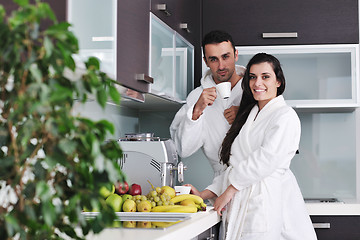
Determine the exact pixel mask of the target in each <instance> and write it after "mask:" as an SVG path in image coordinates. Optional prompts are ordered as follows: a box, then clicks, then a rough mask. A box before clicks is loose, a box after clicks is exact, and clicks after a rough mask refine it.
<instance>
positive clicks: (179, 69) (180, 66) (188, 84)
mask: <svg viewBox="0 0 360 240" xmlns="http://www.w3.org/2000/svg"><path fill="white" fill-rule="evenodd" d="M175 36H176V38H175V43H176V49H175V58H176V59H175V64H176V65H175V69H176V72H175V79H176V88H175V90H176V92H175V98H177V99H180V100H182V101H184V100H186V97H187V94H188V93H189V92H190V91H191V90H192V89H193V83H194V68H193V66H194V48H192V47H189V43H188V42H187V41H185V40H184V38H182V37H181V36H180V35H179V34H176V35H175Z"/></svg>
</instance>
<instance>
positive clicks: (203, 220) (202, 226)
mask: <svg viewBox="0 0 360 240" xmlns="http://www.w3.org/2000/svg"><path fill="white" fill-rule="evenodd" d="M306 208H307V210H308V213H309V215H311V216H320V215H321V216H324V215H343V216H344V215H360V202H349V203H345V202H339V203H306ZM220 220H221V218H220V216H218V214H217V213H216V212H215V211H214V210H213V208H212V207H207V210H206V211H205V212H198V213H194V214H193V215H192V216H191V218H190V219H187V220H185V221H183V222H180V223H178V224H175V225H173V226H171V227H168V228H165V229H139V228H134V229H128V228H107V229H105V230H103V231H102V232H101V233H100V234H97V235H94V234H89V235H88V236H87V237H86V239H88V240H109V239H129V240H131V239H149V240H169V239H171V240H187V239H193V238H194V237H196V236H198V235H199V234H201V233H202V232H204V231H206V230H207V229H209V228H211V227H212V226H214V225H215V224H217V223H218V222H219V221H220Z"/></svg>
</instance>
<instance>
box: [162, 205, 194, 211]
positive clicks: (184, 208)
mask: <svg viewBox="0 0 360 240" xmlns="http://www.w3.org/2000/svg"><path fill="white" fill-rule="evenodd" d="M197 211H198V208H197V207H196V206H181V205H179V207H178V208H173V209H169V210H168V211H166V212H177V213H196V212H197Z"/></svg>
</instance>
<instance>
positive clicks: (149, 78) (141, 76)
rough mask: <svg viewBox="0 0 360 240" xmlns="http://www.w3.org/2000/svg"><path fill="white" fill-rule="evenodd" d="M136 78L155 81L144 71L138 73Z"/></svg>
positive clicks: (149, 81) (148, 81)
mask: <svg viewBox="0 0 360 240" xmlns="http://www.w3.org/2000/svg"><path fill="white" fill-rule="evenodd" d="M136 80H138V81H144V82H147V83H154V79H153V78H152V77H150V76H148V75H145V74H143V73H141V74H136Z"/></svg>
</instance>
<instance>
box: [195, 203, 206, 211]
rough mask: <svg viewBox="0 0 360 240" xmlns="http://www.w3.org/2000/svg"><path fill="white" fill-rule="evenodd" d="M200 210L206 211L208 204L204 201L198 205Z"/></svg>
mask: <svg viewBox="0 0 360 240" xmlns="http://www.w3.org/2000/svg"><path fill="white" fill-rule="evenodd" d="M196 206H197V208H198V209H199V211H206V204H205V203H204V202H202V203H200V204H197V205H196Z"/></svg>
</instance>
